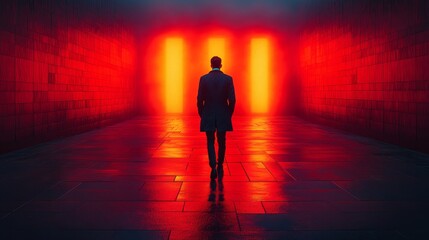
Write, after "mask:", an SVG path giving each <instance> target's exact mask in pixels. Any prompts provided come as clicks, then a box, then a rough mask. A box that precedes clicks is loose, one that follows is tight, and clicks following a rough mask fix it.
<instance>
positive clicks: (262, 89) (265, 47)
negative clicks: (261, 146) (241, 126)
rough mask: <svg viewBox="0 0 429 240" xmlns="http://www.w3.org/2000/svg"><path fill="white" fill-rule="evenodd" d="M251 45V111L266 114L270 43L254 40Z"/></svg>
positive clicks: (261, 39)
mask: <svg viewBox="0 0 429 240" xmlns="http://www.w3.org/2000/svg"><path fill="white" fill-rule="evenodd" d="M250 45H251V46H250V47H251V50H250V51H251V56H250V78H251V109H252V113H266V112H267V111H268V90H269V89H268V88H269V77H270V76H269V67H270V62H269V60H270V56H269V51H270V49H269V48H270V46H269V41H268V39H266V38H253V39H252V40H251V44H250Z"/></svg>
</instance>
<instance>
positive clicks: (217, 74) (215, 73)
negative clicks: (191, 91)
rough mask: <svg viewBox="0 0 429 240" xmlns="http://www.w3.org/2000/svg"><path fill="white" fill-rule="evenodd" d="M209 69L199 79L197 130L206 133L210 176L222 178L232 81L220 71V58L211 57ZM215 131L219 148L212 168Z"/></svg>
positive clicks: (232, 90)
mask: <svg viewBox="0 0 429 240" xmlns="http://www.w3.org/2000/svg"><path fill="white" fill-rule="evenodd" d="M210 62H211V67H212V71H210V72H209V73H208V74H206V75H204V76H202V77H201V78H200V83H199V86H198V97H197V107H198V114H199V115H200V118H201V123H200V131H201V132H206V136H207V150H208V155H209V164H210V167H211V169H212V170H211V173H210V178H211V179H216V178H217V176H218V174H219V178H220V179H221V178H222V177H223V162H224V160H225V141H226V131H232V121H231V117H232V114H233V112H234V107H235V91H234V83H233V80H232V77H231V76H228V75H226V74H224V73H223V72H222V71H220V68H221V67H222V60H221V58H219V57H217V56H215V57H212V59H211V60H210ZM215 132H216V136H217V142H218V147H219V150H218V151H219V152H218V161H217V164H218V165H217V169H216V153H215V147H214V142H215Z"/></svg>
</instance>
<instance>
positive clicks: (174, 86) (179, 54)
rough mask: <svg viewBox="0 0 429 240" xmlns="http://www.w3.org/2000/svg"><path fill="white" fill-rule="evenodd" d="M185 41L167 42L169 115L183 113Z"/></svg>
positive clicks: (173, 40)
mask: <svg viewBox="0 0 429 240" xmlns="http://www.w3.org/2000/svg"><path fill="white" fill-rule="evenodd" d="M183 67H184V66H183V39H181V38H167V39H166V41H165V104H166V112H167V113H182V112H183Z"/></svg>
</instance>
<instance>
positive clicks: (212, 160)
mask: <svg viewBox="0 0 429 240" xmlns="http://www.w3.org/2000/svg"><path fill="white" fill-rule="evenodd" d="M206 136H207V151H208V154H209V165H210V167H211V168H212V169H215V167H216V152H215V146H214V142H215V134H214V131H207V132H206Z"/></svg>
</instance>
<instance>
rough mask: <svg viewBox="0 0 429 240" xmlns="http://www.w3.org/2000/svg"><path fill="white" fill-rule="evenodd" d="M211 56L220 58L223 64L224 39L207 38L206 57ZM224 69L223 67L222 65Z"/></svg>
mask: <svg viewBox="0 0 429 240" xmlns="http://www.w3.org/2000/svg"><path fill="white" fill-rule="evenodd" d="M213 56H218V57H220V58H221V59H222V65H223V66H224V65H225V57H226V56H225V39H224V38H209V40H208V57H209V58H208V59H210V58H212V57H213ZM222 70H223V71H225V68H224V67H222Z"/></svg>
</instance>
